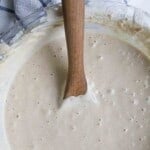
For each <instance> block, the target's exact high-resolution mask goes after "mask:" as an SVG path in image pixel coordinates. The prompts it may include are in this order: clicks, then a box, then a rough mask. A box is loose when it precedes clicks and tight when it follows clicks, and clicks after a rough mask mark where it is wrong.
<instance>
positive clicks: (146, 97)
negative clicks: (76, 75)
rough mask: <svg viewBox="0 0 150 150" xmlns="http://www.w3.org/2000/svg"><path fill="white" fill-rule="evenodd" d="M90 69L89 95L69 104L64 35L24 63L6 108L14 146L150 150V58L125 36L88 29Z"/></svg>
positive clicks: (46, 149)
mask: <svg viewBox="0 0 150 150" xmlns="http://www.w3.org/2000/svg"><path fill="white" fill-rule="evenodd" d="M44 40H46V39H44ZM85 68H86V76H87V79H88V84H89V90H88V93H87V95H85V96H80V97H77V98H74V97H71V98H69V99H67V100H65V101H64V102H63V101H62V100H61V99H62V98H61V97H62V91H64V85H65V80H66V75H67V55H66V45H65V39H64V38H63V37H62V36H60V38H59V37H58V38H57V39H55V40H54V41H52V42H50V43H49V44H48V45H45V46H44V47H42V48H41V49H39V50H38V52H36V53H35V54H34V55H33V56H32V58H31V59H30V60H29V61H28V62H27V63H26V64H25V65H24V66H23V67H22V69H21V70H20V72H19V73H18V74H17V76H16V79H15V81H14V83H13V85H12V87H11V89H10V92H9V95H8V99H7V103H6V111H5V118H6V119H5V123H6V132H7V136H8V140H9V143H10V147H11V149H12V150H150V61H149V60H148V59H147V58H146V57H145V56H143V55H142V54H141V53H140V52H139V51H137V50H136V49H134V48H133V47H131V46H129V45H127V44H125V43H123V42H121V41H119V40H116V39H113V38H111V37H109V36H106V35H103V34H96V33H92V32H88V33H87V34H86V40H85Z"/></svg>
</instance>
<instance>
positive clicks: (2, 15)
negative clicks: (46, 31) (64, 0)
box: [0, 0, 60, 44]
mask: <svg viewBox="0 0 150 150" xmlns="http://www.w3.org/2000/svg"><path fill="white" fill-rule="evenodd" d="M58 3H60V0H0V42H4V43H6V44H12V43H13V42H14V41H15V40H16V39H18V38H19V37H20V36H22V35H23V33H24V31H25V30H27V29H30V28H33V27H35V26H37V25H38V24H41V23H42V22H44V19H43V18H44V17H46V11H45V9H44V8H45V7H47V6H54V5H56V4H58Z"/></svg>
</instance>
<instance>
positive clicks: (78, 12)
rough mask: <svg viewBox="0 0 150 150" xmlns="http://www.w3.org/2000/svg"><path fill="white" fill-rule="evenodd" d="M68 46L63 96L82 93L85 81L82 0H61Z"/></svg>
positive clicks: (83, 92) (84, 88) (85, 88)
mask: <svg viewBox="0 0 150 150" xmlns="http://www.w3.org/2000/svg"><path fill="white" fill-rule="evenodd" d="M62 5H63V14H64V22H65V33H66V40H67V48H68V61H69V64H68V78H67V83H66V89H65V94H64V98H67V97H69V96H79V95H84V94H85V93H86V91H87V82H86V78H85V72H84V60H83V49H84V0H62Z"/></svg>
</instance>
